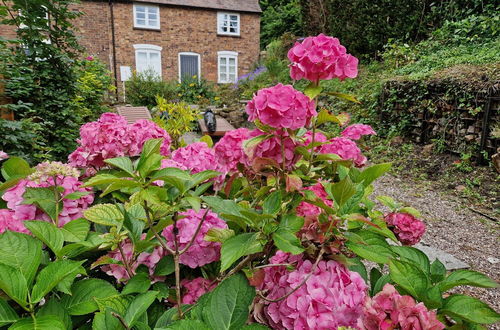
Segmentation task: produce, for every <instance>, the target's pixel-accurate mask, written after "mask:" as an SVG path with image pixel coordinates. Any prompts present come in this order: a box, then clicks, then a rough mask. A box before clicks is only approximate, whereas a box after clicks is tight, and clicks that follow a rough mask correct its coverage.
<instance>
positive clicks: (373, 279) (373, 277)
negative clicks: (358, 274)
mask: <svg viewBox="0 0 500 330" xmlns="http://www.w3.org/2000/svg"><path fill="white" fill-rule="evenodd" d="M382 276H383V274H382V272H381V271H380V270H379V269H378V268H376V267H372V269H371V270H370V293H371V296H374V295H375V293H373V291H374V288H375V284H376V283H377V281H378V280H379V279H380V278H381V277H382Z"/></svg>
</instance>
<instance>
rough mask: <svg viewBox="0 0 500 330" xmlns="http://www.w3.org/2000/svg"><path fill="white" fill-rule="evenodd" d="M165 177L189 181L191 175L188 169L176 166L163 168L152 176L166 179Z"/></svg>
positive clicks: (153, 178)
mask: <svg viewBox="0 0 500 330" xmlns="http://www.w3.org/2000/svg"><path fill="white" fill-rule="evenodd" d="M165 178H178V179H179V180H181V181H189V180H191V175H189V173H188V172H187V171H183V170H181V169H178V168H176V167H167V168H162V169H161V170H159V171H158V172H156V173H155V174H154V175H153V176H152V177H151V179H152V180H164V179H165Z"/></svg>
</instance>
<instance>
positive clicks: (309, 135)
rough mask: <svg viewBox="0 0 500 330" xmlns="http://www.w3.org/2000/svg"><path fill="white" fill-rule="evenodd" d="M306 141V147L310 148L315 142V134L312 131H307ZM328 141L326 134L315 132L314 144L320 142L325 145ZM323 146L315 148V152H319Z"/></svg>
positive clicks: (304, 137)
mask: <svg viewBox="0 0 500 330" xmlns="http://www.w3.org/2000/svg"><path fill="white" fill-rule="evenodd" d="M303 139H304V146H306V147H307V146H308V145H309V144H311V143H312V141H313V132H312V131H307V132H306V134H304V136H303ZM327 141H328V138H327V137H326V136H325V134H323V133H321V132H315V133H314V142H315V143H316V142H320V143H325V142H327ZM320 148H321V146H317V147H314V151H319V149H320Z"/></svg>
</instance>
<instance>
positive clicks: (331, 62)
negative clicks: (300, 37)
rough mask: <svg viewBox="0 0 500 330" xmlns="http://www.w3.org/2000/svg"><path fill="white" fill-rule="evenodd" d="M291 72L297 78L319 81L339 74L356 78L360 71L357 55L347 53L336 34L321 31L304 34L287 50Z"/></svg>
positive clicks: (342, 76) (341, 78) (336, 76)
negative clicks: (316, 33)
mask: <svg viewBox="0 0 500 330" xmlns="http://www.w3.org/2000/svg"><path fill="white" fill-rule="evenodd" d="M288 59H289V60H290V62H292V64H291V65H290V76H291V77H292V79H294V80H300V79H302V78H305V79H307V80H310V81H313V82H318V81H319V80H330V79H333V78H339V79H340V80H343V79H345V78H355V77H356V76H357V75H358V59H357V58H356V57H354V56H352V55H351V54H347V52H346V49H345V47H344V46H342V45H341V44H340V42H339V40H338V39H337V38H332V37H328V36H325V35H324V34H320V35H318V36H317V37H308V38H305V39H304V41H302V43H298V42H297V43H295V45H294V46H293V47H292V48H291V49H290V50H289V51H288Z"/></svg>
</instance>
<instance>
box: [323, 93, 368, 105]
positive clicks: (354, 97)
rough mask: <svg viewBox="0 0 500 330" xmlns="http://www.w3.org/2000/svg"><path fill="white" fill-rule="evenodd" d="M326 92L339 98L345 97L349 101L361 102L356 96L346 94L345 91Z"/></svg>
mask: <svg viewBox="0 0 500 330" xmlns="http://www.w3.org/2000/svg"><path fill="white" fill-rule="evenodd" d="M326 94H328V95H331V96H335V97H338V98H339V99H344V100H346V101H349V102H354V103H358V104H361V102H359V101H358V99H357V98H356V96H354V95H351V94H344V93H337V92H327V93H326Z"/></svg>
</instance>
